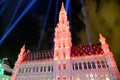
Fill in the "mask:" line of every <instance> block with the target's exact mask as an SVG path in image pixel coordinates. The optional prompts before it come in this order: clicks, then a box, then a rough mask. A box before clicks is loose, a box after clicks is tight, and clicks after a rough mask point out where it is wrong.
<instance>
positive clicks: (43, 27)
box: [37, 0, 52, 51]
mask: <svg viewBox="0 0 120 80" xmlns="http://www.w3.org/2000/svg"><path fill="white" fill-rule="evenodd" d="M51 3H52V0H50V2H49V5H48V9H47V13H46V17H45V20H44V23H43V26H42V29H41V36H40V39H39V43H38V47H37V51H39V49H40V45H41V41H42V37H43V34H44V30H45V27H46V23H47V18H48V14H49V11H50V6H51Z"/></svg>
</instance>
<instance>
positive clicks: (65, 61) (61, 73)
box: [54, 3, 72, 80]
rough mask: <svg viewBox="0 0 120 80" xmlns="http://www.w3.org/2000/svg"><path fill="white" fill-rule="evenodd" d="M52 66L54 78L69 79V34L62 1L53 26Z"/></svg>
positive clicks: (57, 79)
mask: <svg viewBox="0 0 120 80" xmlns="http://www.w3.org/2000/svg"><path fill="white" fill-rule="evenodd" d="M54 44H55V45H54V61H55V63H54V67H55V74H54V75H55V79H56V80H70V51H71V46H72V42H71V34H70V27H69V21H68V20H67V14H66V11H65V8H64V4H63V3H62V7H61V10H60V13H59V22H58V24H57V26H56V28H55V38H54Z"/></svg>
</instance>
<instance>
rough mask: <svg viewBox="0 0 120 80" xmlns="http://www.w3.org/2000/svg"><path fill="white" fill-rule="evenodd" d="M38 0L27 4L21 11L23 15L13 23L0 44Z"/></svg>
mask: <svg viewBox="0 0 120 80" xmlns="http://www.w3.org/2000/svg"><path fill="white" fill-rule="evenodd" d="M35 2H36V0H32V2H31V3H30V4H29V5H28V6H27V8H26V9H25V10H24V11H23V12H22V13H21V15H20V16H19V17H18V19H17V20H16V21H15V22H14V23H13V25H12V26H11V27H10V29H8V30H7V32H6V33H5V34H4V35H3V36H2V38H1V40H0V45H1V44H2V42H3V41H4V40H5V38H6V37H7V36H8V35H9V33H10V32H11V31H12V30H13V29H14V28H15V26H16V25H17V23H18V22H19V21H20V20H21V19H22V17H23V16H24V15H25V14H26V13H27V12H28V10H29V9H30V8H31V7H32V6H33V4H34V3H35Z"/></svg>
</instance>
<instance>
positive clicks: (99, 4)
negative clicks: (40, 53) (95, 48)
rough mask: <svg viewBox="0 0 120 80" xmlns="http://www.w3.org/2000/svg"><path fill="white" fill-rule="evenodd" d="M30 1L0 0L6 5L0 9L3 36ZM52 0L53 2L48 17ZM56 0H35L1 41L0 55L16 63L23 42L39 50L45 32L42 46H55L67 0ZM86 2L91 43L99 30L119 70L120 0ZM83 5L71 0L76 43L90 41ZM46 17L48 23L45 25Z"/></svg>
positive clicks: (70, 9)
mask: <svg viewBox="0 0 120 80" xmlns="http://www.w3.org/2000/svg"><path fill="white" fill-rule="evenodd" d="M31 1H32V0H21V1H20V0H16V1H14V0H0V10H2V9H4V8H5V9H4V10H3V11H2V12H1V11H0V39H1V38H2V36H3V35H4V34H6V32H7V30H9V29H10V28H11V26H10V25H9V24H10V22H11V19H12V18H13V17H14V18H13V19H12V22H11V25H12V24H13V23H14V22H15V21H16V20H17V18H18V17H19V16H20V14H21V13H22V12H23V11H24V10H25V7H26V6H28V5H29V3H30V2H31ZM50 1H52V3H51V5H50V9H49V13H48V18H47V19H46V15H47V12H48V5H49V3H50ZM56 1H57V0H36V2H35V4H34V5H33V6H32V7H31V8H30V10H29V11H28V12H27V13H26V14H25V15H24V16H23V18H22V19H21V20H20V21H19V22H18V24H17V25H16V26H15V28H13V30H12V31H11V32H10V34H9V35H8V36H7V37H6V38H5V40H4V41H3V42H2V44H0V58H3V57H7V58H9V59H10V60H11V61H12V63H13V64H14V62H15V61H16V60H17V56H18V54H19V52H20V48H21V47H22V46H23V44H25V45H26V48H27V49H30V50H31V51H37V47H38V44H39V41H40V36H41V33H42V32H44V34H43V37H42V38H41V44H40V49H39V50H48V49H53V47H54V42H53V39H54V28H55V27H56V26H55V25H56V24H57V22H58V15H59V10H60V7H61V3H62V1H63V2H64V3H66V0H58V3H57V6H56ZM84 4H85V6H84V8H85V15H86V21H87V25H88V33H89V37H90V42H91V43H92V44H94V43H99V41H98V38H99V33H102V34H103V36H104V37H105V38H106V42H107V43H108V44H109V47H110V50H111V51H112V52H113V55H114V58H115V61H116V62H117V66H118V67H119V70H120V58H119V57H120V15H119V14H120V1H119V0H84ZM6 5H7V6H6ZM18 5H20V6H19V7H18V10H17V11H16V14H15V15H14V13H15V10H16V8H17V6H18ZM82 8H83V7H82V6H81V1H80V0H71V2H70V4H69V8H68V13H67V15H68V19H69V21H70V26H71V27H70V30H71V34H72V35H71V36H72V43H73V46H77V45H86V44H88V39H87V36H86V28H85V24H84V17H83V14H82V10H81V9H82ZM45 20H46V25H45V27H44V29H43V28H42V27H43V25H44V22H45Z"/></svg>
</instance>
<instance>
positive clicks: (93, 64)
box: [92, 61, 96, 69]
mask: <svg viewBox="0 0 120 80" xmlns="http://www.w3.org/2000/svg"><path fill="white" fill-rule="evenodd" d="M92 67H93V69H96V65H95V62H93V61H92Z"/></svg>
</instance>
